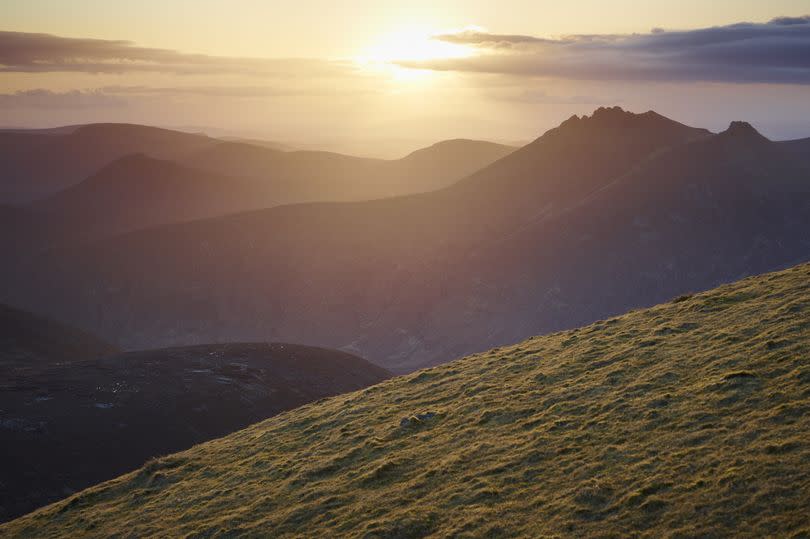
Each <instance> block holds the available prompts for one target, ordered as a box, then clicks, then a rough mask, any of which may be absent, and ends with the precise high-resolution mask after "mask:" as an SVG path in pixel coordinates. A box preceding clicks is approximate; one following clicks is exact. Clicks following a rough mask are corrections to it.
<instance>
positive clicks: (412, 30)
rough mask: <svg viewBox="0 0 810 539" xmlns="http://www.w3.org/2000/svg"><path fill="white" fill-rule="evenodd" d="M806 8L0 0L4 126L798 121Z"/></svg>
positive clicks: (572, 1)
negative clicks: (652, 113) (626, 116)
mask: <svg viewBox="0 0 810 539" xmlns="http://www.w3.org/2000/svg"><path fill="white" fill-rule="evenodd" d="M805 15H810V0H770V1H768V2H764V1H762V0H713V1H711V2H707V1H706V0H672V1H669V0H659V1H652V0H648V1H641V0H613V1H610V2H608V1H605V0H567V1H564V2H562V1H545V0H499V1H497V2H496V1H492V0H408V1H399V0H397V1H394V0H344V1H335V0H296V1H290V0H283V1H280V0H138V1H124V0H0V69H2V72H3V73H2V75H0V127H2V126H37V127H46V126H54V125H66V124H74V123H88V122H93V121H125V122H133V123H148V124H158V125H164V126H168V127H184V128H189V129H194V130H197V129H199V130H205V131H206V132H209V133H214V132H217V131H216V130H219V131H221V132H222V133H223V134H238V135H244V136H255V137H265V138H274V139H277V140H281V141H283V142H290V143H293V144H298V145H299V146H300V145H301V144H303V142H304V141H305V142H307V143H311V144H313V145H315V146H316V147H319V148H328V149H335V150H338V151H347V152H353V153H362V154H366V155H387V156H393V155H401V154H402V153H405V152H407V151H408V150H412V149H414V148H416V147H419V146H421V145H426V144H430V143H433V142H435V141H437V140H440V139H443V138H452V137H465V138H488V139H494V140H499V141H503V142H514V143H519V142H523V141H526V140H530V139H532V138H534V137H536V136H538V135H540V134H541V133H542V132H543V131H544V130H545V129H548V128H550V127H553V126H554V125H556V124H557V123H558V122H559V121H561V120H564V119H565V118H567V117H569V116H570V115H571V114H574V113H576V114H584V113H589V112H590V111H592V110H593V109H595V108H596V107H598V106H602V105H617V104H618V105H621V106H623V107H625V108H628V109H630V110H636V111H644V110H648V109H655V110H657V111H659V112H661V113H662V114H666V115H669V116H672V117H673V118H675V119H676V120H679V121H682V122H685V123H691V124H693V125H699V126H702V127H708V128H710V129H722V128H724V127H725V126H726V125H727V124H728V122H729V121H730V120H734V119H746V120H749V121H752V122H753V123H755V124H756V125H757V126H758V127H759V128H760V129H761V130H762V131H763V132H764V133H765V134H767V135H769V136H772V137H774V138H791V137H799V136H810V122H808V120H806V118H810V68H808V67H807V65H806V61H805V60H803V59H802V58H801V54H800V52H797V51H802V50H806V47H808V46H810V19H803V18H802V16H805ZM785 17H787V18H788V19H780V18H785ZM794 19H795V20H794ZM737 23H753V24H750V25H747V26H748V27H750V28H747V29H744V30H743V33H745V35H740V34H739V32H738V27H736V26H730V25H735V24H737ZM654 29H656V30H655V31H653V30H654ZM657 29H664V30H666V32H665V33H663V34H662V33H661V32H660V31H659V30H657ZM679 31H682V32H680V35H681V36H682V39H681V40H680V41H678V42H677V44H676V45H673V44H672V43H673V40H672V39H669V38H670V37H673V36H675V37H677V36H676V34H678V32H679ZM706 32H709V33H711V34H712V35H711V36H710V37H711V39H710V40H709V41H708V42H707V41H706V39H704V37H705V35H706ZM749 33H751V35H748V34H749ZM37 34H47V35H45V36H40V35H37ZM665 34H666V35H665ZM439 35H441V36H442V37H441V38H439V37H437V36H439ZM615 35H624V36H625V37H629V39H625V40H623V41H622V42H621V44H620V45H618V42H617V41H616V40H614V39H613V38H612V37H610V36H615ZM571 36H573V37H571ZM590 36H598V37H597V39H596V40H595V41H594V42H593V43H590V39H591V37H590ZM633 36H635V37H633ZM728 39H731V41H729V40H728ZM93 40H95V41H93ZM549 40H551V41H549ZM192 54H197V55H207V56H192ZM415 68H418V69H415Z"/></svg>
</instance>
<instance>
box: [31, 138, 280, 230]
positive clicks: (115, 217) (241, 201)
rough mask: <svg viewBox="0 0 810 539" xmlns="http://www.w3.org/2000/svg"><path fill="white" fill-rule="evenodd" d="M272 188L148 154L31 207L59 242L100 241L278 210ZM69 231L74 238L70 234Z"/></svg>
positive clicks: (112, 166)
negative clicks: (176, 224)
mask: <svg viewBox="0 0 810 539" xmlns="http://www.w3.org/2000/svg"><path fill="white" fill-rule="evenodd" d="M275 194H276V193H274V191H273V189H272V186H271V185H268V183H267V182H263V181H260V180H257V179H253V178H241V177H240V178H233V177H226V176H222V175H219V174H215V173H210V172H206V171H203V170H198V169H192V168H190V167H186V166H183V165H180V164H178V163H175V162H173V161H167V160H161V159H154V158H152V157H149V156H146V155H144V154H133V155H128V156H124V157H121V158H119V159H117V160H115V161H113V162H112V163H110V164H108V165H106V166H105V167H103V168H101V170H99V171H98V172H96V173H95V174H93V175H92V176H90V177H89V178H88V179H86V180H84V181H82V182H80V183H78V184H76V185H74V186H72V187H69V188H67V189H65V190H63V191H60V192H59V193H56V194H55V195H52V196H50V197H47V198H45V199H42V200H39V201H36V202H34V203H33V204H31V206H30V207H31V208H32V209H33V210H35V211H37V212H39V213H40V214H42V215H43V218H45V219H48V220H50V221H51V222H52V225H53V226H54V228H55V229H56V230H57V231H58V234H57V236H56V237H57V238H58V239H59V240H60V241H65V240H66V236H68V237H69V238H70V239H73V240H75V239H86V238H97V237H103V236H108V235H112V234H115V233H119V232H125V231H129V230H135V229H138V228H146V227H150V226H156V225H160V224H166V223H174V222H182V221H190V220H193V219H201V218H205V217H213V216H217V215H224V214H227V213H234V212H238V211H244V210H249V209H258V208H268V207H271V206H275V205H276V201H275V200H274V198H273V196H274V195H275ZM68 231H69V233H68Z"/></svg>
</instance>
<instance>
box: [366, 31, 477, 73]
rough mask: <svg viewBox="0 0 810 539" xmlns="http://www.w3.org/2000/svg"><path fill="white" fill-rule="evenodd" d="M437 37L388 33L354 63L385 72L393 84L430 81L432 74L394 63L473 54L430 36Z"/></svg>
mask: <svg viewBox="0 0 810 539" xmlns="http://www.w3.org/2000/svg"><path fill="white" fill-rule="evenodd" d="M437 33H438V32H435V31H433V32H431V31H428V30H425V29H423V28H409V29H402V30H399V31H397V32H393V33H389V34H388V35H386V36H385V37H384V38H383V39H381V40H380V41H379V42H377V43H376V44H374V45H373V46H371V47H369V49H368V50H367V51H365V52H364V54H362V55H360V56H358V57H357V58H355V62H357V63H358V64H359V65H361V66H364V67H368V68H373V69H375V70H377V71H386V72H388V73H390V75H391V76H392V78H394V80H397V81H400V82H414V81H425V80H428V79H430V78H431V77H432V72H431V71H429V70H423V69H410V68H405V67H401V66H398V65H396V62H400V61H424V60H436V59H441V58H466V57H469V56H472V55H473V54H475V51H474V50H473V49H472V48H471V47H465V46H463V45H457V44H454V43H447V42H444V41H439V40H437V39H434V38H433V36H434V35H436V34H437Z"/></svg>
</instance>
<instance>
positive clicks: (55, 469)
mask: <svg viewBox="0 0 810 539" xmlns="http://www.w3.org/2000/svg"><path fill="white" fill-rule="evenodd" d="M0 322H2V323H3V327H2V331H3V336H4V337H3V340H2V341H0V346H2V348H0V361H2V369H0V387H2V390H0V410H2V415H0V444H2V447H3V457H2V458H3V466H2V470H0V483H2V486H3V487H2V489H0V519H2V520H6V519H9V518H14V517H16V516H19V515H21V514H24V513H26V512H29V511H32V510H33V509H35V508H37V507H41V506H43V505H45V504H47V503H51V502H53V501H55V500H58V499H60V498H63V497H65V496H67V495H69V494H71V493H73V492H75V491H77V490H80V489H83V488H86V487H88V486H90V485H93V484H96V483H98V482H100V481H105V480H108V479H110V478H113V477H115V476H117V475H119V474H122V473H125V472H128V471H130V470H133V469H135V468H137V467H139V466H141V465H143V464H144V463H145V462H147V461H148V460H149V459H150V458H153V457H157V456H161V455H165V454H167V453H171V452H174V451H179V450H182V449H186V448H189V447H191V446H193V445H194V444H197V443H200V442H204V441H206V440H210V439H212V438H215V437H219V436H223V435H225V434H228V433H230V432H233V431H235V430H237V429H240V428H243V427H246V426H247V425H250V424H252V423H255V422H257V421H261V420H263V419H266V418H267V417H269V416H272V415H274V414H277V413H279V412H281V411H284V410H288V409H291V408H294V407H296V406H300V405H302V404H304V403H307V402H311V401H315V400H318V399H321V398H323V397H327V396H331V395H336V394H338V393H344V392H347V391H353V390H356V389H360V388H363V387H365V386H368V385H370V384H374V383H377V382H379V381H381V380H383V379H385V378H387V377H389V376H390V374H389V373H388V372H387V371H385V370H383V369H381V368H379V367H376V366H374V365H372V364H370V363H368V362H366V361H364V360H362V359H360V358H359V357H356V356H353V355H350V354H346V353H343V352H337V351H333V350H325V349H321V348H313V347H308V346H300V345H291V344H280V343H274V344H266V343H258V344H216V345H205V346H195V347H187V348H172V349H166V350H149V351H143V352H131V353H126V354H115V353H114V352H113V351H112V350H111V349H110V348H109V347H107V348H106V349H105V348H104V347H101V350H106V353H105V354H104V355H103V356H101V357H98V356H99V355H98V350H97V349H98V348H99V347H98V346H96V347H95V348H94V347H93V346H91V345H92V341H91V342H90V343H88V342H86V341H82V340H81V339H79V338H76V337H74V336H73V335H68V336H65V335H63V334H62V333H59V332H58V328H56V329H54V327H53V324H46V325H45V326H44V329H40V326H41V325H42V323H41V322H39V321H37V320H33V319H30V320H29V319H27V318H23V317H21V316H19V315H16V316H15V317H14V318H12V319H9V317H8V316H5V315H4V316H3V317H2V319H0ZM7 334H8V335H7ZM29 335H30V336H32V337H39V336H40V335H41V336H43V337H44V338H43V339H41V340H39V339H38V340H37V342H36V346H34V347H33V349H34V350H35V353H37V354H41V355H43V356H46V355H47V357H60V358H64V359H65V361H61V362H57V363H54V362H51V361H48V362H45V361H38V360H37V359H38V358H37V357H31V354H27V353H26V354H25V355H23V354H21V353H20V352H19V350H20V346H17V345H16V342H15V341H13V340H12V341H9V340H8V339H9V338H11V339H16V340H20V339H27V337H28V336H29ZM70 337H72V339H71V338H70ZM21 360H24V361H21ZM68 360H69V361H68ZM0 535H4V534H3V533H0Z"/></svg>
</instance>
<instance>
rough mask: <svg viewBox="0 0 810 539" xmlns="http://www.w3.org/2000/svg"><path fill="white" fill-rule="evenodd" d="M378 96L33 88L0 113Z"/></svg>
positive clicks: (327, 91)
mask: <svg viewBox="0 0 810 539" xmlns="http://www.w3.org/2000/svg"><path fill="white" fill-rule="evenodd" d="M372 93H378V92H377V91H376V90H374V89H365V90H363V89H348V88H347V89H345V90H334V89H332V88H320V87H313V88H300V87H284V86H177V87H155V86H104V87H102V88H93V89H75V90H67V91H63V92H58V91H57V92H55V91H51V90H48V89H45V88H34V89H30V90H22V91H17V92H12V93H5V94H0V109H9V108H21V109H24V108H29V109H30V108H33V109H89V108H111V107H123V106H126V105H128V104H131V103H132V102H134V100H137V99H158V100H166V99H176V98H183V97H202V98H221V97H222V98H236V99H240V98H245V99H251V98H255V99H269V98H280V97H317V96H330V97H335V96H357V95H368V94H372Z"/></svg>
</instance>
